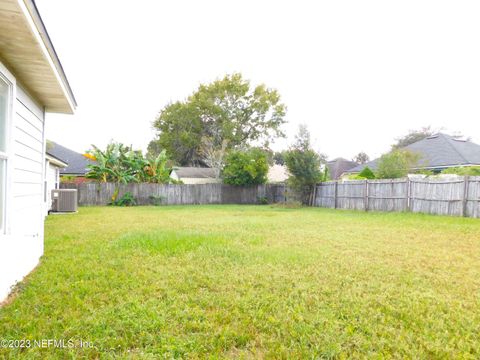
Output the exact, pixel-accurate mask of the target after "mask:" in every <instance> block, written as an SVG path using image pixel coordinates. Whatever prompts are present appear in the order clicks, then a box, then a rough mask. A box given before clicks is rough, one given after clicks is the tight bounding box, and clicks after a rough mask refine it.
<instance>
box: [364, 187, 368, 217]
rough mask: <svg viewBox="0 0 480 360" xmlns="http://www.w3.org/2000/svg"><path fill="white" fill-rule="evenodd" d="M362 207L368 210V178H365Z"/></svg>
mask: <svg viewBox="0 0 480 360" xmlns="http://www.w3.org/2000/svg"><path fill="white" fill-rule="evenodd" d="M364 208H365V211H368V179H366V180H365V190H364Z"/></svg>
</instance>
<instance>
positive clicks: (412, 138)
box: [392, 126, 437, 150]
mask: <svg viewBox="0 0 480 360" xmlns="http://www.w3.org/2000/svg"><path fill="white" fill-rule="evenodd" d="M436 132H437V131H435V130H434V129H432V127H431V126H425V127H422V128H421V129H418V130H410V131H409V132H408V134H406V135H404V136H400V137H398V138H396V139H395V140H396V143H395V144H393V145H392V149H393V150H396V149H401V148H404V147H405V146H408V145H410V144H413V143H416V142H417V141H420V140H423V139H425V138H426V137H429V136H432V135H433V134H435V133H436Z"/></svg>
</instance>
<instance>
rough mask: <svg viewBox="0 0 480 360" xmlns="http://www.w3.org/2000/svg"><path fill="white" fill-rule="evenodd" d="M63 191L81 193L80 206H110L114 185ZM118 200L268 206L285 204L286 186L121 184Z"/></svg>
mask: <svg viewBox="0 0 480 360" xmlns="http://www.w3.org/2000/svg"><path fill="white" fill-rule="evenodd" d="M61 188H64V189H72V188H73V189H77V190H78V203H79V205H86V206H89V205H107V204H108V203H109V202H111V199H112V195H113V193H114V191H115V184H112V183H94V182H91V183H83V184H69V183H63V184H61ZM119 189H120V191H119V194H118V197H119V198H120V197H122V196H123V195H124V194H125V193H127V192H130V193H131V194H132V195H133V197H134V198H135V200H136V202H137V204H138V205H152V204H162V205H182V204H183V205H188V204H258V203H259V202H261V200H262V199H263V198H265V199H266V200H267V201H268V202H269V203H276V202H283V201H284V199H285V195H284V194H285V186H284V185H277V184H266V185H258V186H231V185H224V184H197V185H162V184H137V183H135V184H127V185H120V187H119Z"/></svg>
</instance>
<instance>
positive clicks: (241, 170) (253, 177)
mask: <svg viewBox="0 0 480 360" xmlns="http://www.w3.org/2000/svg"><path fill="white" fill-rule="evenodd" d="M267 174H268V159H267V154H266V153H265V151H263V150H261V149H256V148H253V149H250V150H247V151H232V152H230V153H229V154H228V155H227V157H226V159H225V167H224V168H223V172H222V177H223V182H224V183H225V184H230V185H239V186H240V185H257V184H265V183H266V182H267Z"/></svg>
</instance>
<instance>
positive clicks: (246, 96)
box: [149, 74, 286, 165]
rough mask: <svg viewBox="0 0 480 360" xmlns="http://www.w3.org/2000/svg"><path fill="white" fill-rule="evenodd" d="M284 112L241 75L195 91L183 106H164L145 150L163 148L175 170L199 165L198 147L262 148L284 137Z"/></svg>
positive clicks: (275, 98)
mask: <svg viewBox="0 0 480 360" xmlns="http://www.w3.org/2000/svg"><path fill="white" fill-rule="evenodd" d="M285 111H286V107H285V105H284V104H283V103H282V102H281V101H280V95H279V94H278V92H277V91H276V90H274V89H269V88H267V87H266V86H265V85H258V86H256V87H254V88H252V86H251V85H250V82H249V81H247V80H245V79H243V78H242V75H241V74H233V75H227V76H225V77H224V78H223V79H219V80H216V81H214V82H212V83H210V84H206V85H200V87H199V88H198V89H197V91H195V92H194V93H193V94H192V95H191V96H189V97H188V98H187V99H186V100H185V101H177V102H174V103H171V104H168V105H167V106H165V107H164V108H163V109H162V110H161V111H160V114H159V115H158V117H157V119H156V120H155V122H154V124H153V126H154V128H155V129H156V131H157V136H156V138H155V140H153V141H152V142H151V143H150V145H149V149H151V151H152V152H155V151H158V150H159V149H166V150H167V152H168V153H169V154H170V156H171V157H172V158H173V160H175V161H176V162H177V163H178V164H180V165H198V164H205V161H204V158H203V155H202V142H203V141H204V139H206V138H207V139H209V141H210V145H211V147H212V148H213V149H217V148H218V149H221V148H222V146H224V144H227V146H228V150H229V149H235V148H238V147H245V146H247V145H261V146H268V144H269V142H270V141H271V140H272V139H274V138H275V137H278V136H284V134H283V132H282V131H281V126H282V125H283V124H284V122H285V120H284V116H285Z"/></svg>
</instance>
